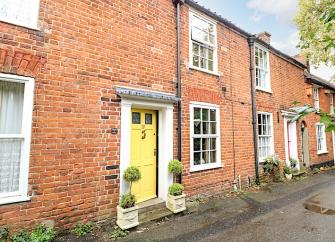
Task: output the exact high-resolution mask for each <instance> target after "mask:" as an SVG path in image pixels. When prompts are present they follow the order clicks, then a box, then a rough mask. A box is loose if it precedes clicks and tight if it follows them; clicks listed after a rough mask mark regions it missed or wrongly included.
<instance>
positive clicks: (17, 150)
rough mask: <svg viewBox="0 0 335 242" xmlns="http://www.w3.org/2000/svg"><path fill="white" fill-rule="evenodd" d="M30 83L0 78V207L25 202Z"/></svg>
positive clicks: (3, 76)
mask: <svg viewBox="0 0 335 242" xmlns="http://www.w3.org/2000/svg"><path fill="white" fill-rule="evenodd" d="M33 82H34V81H33V79H32V78H25V77H19V76H13V75H5V74H0V204H5V203H11V202H18V201H24V200H27V199H28V194H27V192H28V168H29V152H30V137H31V122H32V106H33V85H34V83H33Z"/></svg>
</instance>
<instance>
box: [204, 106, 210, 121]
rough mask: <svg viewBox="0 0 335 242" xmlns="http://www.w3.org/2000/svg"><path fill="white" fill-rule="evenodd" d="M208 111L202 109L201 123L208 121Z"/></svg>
mask: <svg viewBox="0 0 335 242" xmlns="http://www.w3.org/2000/svg"><path fill="white" fill-rule="evenodd" d="M208 111H209V110H208V109H207V108H203V109H202V121H209V119H208V118H209V117H208Z"/></svg>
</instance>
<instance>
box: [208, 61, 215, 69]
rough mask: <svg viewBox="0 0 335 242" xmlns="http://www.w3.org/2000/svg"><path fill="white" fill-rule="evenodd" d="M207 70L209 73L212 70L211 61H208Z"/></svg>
mask: <svg viewBox="0 0 335 242" xmlns="http://www.w3.org/2000/svg"><path fill="white" fill-rule="evenodd" d="M208 70H210V71H213V70H214V67H213V61H208Z"/></svg>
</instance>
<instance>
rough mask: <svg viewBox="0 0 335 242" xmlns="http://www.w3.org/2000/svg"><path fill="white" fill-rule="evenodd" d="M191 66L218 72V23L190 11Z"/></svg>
mask: <svg viewBox="0 0 335 242" xmlns="http://www.w3.org/2000/svg"><path fill="white" fill-rule="evenodd" d="M190 56H191V60H190V63H191V64H190V67H192V68H195V69H199V70H204V71H208V72H217V48H216V24H215V23H213V22H211V21H209V20H207V19H205V18H203V17H200V16H198V15H197V14H195V13H193V12H190Z"/></svg>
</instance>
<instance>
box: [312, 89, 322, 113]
mask: <svg viewBox="0 0 335 242" xmlns="http://www.w3.org/2000/svg"><path fill="white" fill-rule="evenodd" d="M313 101H314V109H315V110H316V111H319V110H320V95H319V87H317V86H315V85H314V86H313Z"/></svg>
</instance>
